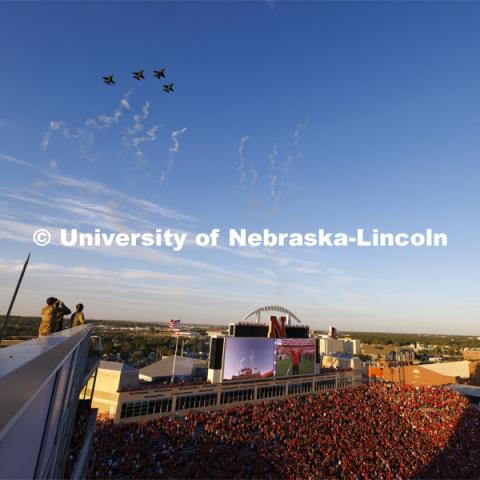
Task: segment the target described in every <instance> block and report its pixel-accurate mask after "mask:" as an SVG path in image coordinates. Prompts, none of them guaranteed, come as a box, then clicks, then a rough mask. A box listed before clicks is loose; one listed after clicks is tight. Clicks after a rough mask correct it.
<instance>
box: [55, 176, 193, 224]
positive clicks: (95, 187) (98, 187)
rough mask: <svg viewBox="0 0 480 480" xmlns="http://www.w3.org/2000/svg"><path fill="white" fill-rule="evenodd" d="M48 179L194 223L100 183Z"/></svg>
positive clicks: (183, 215)
mask: <svg viewBox="0 0 480 480" xmlns="http://www.w3.org/2000/svg"><path fill="white" fill-rule="evenodd" d="M50 179H51V180H52V181H53V182H54V183H56V184H57V185H63V186H66V187H72V188H77V189H81V190H85V191H87V192H89V193H90V194H98V195H104V196H105V197H107V198H109V199H118V200H122V201H125V202H128V203H130V204H132V205H134V206H136V207H139V208H141V209H142V210H144V211H146V212H149V213H153V214H158V215H161V216H162V217H165V218H168V219H171V220H182V221H183V220H187V221H194V220H195V219H194V218H193V217H190V216H189V215H186V214H184V213H181V212H177V211H175V210H170V209H168V208H165V207H161V206H160V205H157V204H155V203H153V202H149V201H147V200H142V199H139V198H136V197H131V196H128V195H126V194H124V193H121V192H118V191H116V190H112V189H110V188H108V187H106V186H105V185H103V184H102V183H100V182H96V181H93V180H88V179H82V178H73V177H67V176H64V175H50Z"/></svg>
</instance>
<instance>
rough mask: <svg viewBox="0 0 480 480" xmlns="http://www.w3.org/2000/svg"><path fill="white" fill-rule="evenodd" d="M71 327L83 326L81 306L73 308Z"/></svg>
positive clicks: (83, 317) (83, 316)
mask: <svg viewBox="0 0 480 480" xmlns="http://www.w3.org/2000/svg"><path fill="white" fill-rule="evenodd" d="M71 322H72V327H78V326H79V325H85V315H84V314H83V305H82V304H81V303H79V304H78V305H77V306H76V307H75V312H73V315H72V317H71Z"/></svg>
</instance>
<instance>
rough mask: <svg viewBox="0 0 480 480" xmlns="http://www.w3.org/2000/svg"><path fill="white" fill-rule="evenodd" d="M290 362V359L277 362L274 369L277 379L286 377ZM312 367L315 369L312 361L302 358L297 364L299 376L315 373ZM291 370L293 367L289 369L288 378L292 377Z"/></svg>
mask: <svg viewBox="0 0 480 480" xmlns="http://www.w3.org/2000/svg"><path fill="white" fill-rule="evenodd" d="M290 362H291V359H290V358H285V359H283V360H277V363H276V367H275V375H276V376H277V377H286V376H287V371H288V367H289V366H290ZM314 367H315V364H314V363H313V360H308V359H306V358H304V357H302V358H301V360H300V363H299V364H298V371H299V375H307V374H310V373H314V372H315V368H314ZM292 370H293V366H292V367H290V371H289V372H288V375H289V376H290V375H292Z"/></svg>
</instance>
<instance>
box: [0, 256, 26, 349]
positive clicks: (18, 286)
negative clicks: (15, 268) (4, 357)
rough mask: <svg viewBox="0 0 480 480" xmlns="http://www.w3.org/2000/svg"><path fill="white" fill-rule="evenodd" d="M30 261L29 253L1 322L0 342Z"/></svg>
mask: <svg viewBox="0 0 480 480" xmlns="http://www.w3.org/2000/svg"><path fill="white" fill-rule="evenodd" d="M29 260H30V252H28V256H27V259H26V260H25V263H24V264H23V268H22V273H20V278H19V279H18V282H17V286H16V287H15V291H14V292H13V297H12V300H11V302H10V306H9V307H8V311H7V314H6V315H5V320H4V321H3V325H2V329H1V330H0V341H1V340H2V338H3V332H4V330H5V327H6V326H7V323H8V320H9V319H10V313H12V308H13V305H14V303H15V299H16V298H17V293H18V290H19V289H20V285H21V284H22V280H23V275H24V274H25V270H26V269H27V265H28V261H29Z"/></svg>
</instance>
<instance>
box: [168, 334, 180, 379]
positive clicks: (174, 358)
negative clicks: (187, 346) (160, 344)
mask: <svg viewBox="0 0 480 480" xmlns="http://www.w3.org/2000/svg"><path fill="white" fill-rule="evenodd" d="M175 335H176V336H177V343H176V344H175V356H174V357H173V367H172V380H171V382H170V383H173V379H174V378H175V363H176V361H177V350H178V339H179V337H180V332H175Z"/></svg>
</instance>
